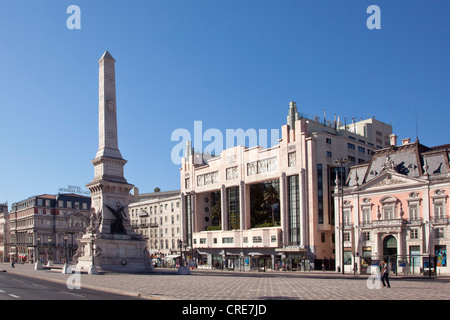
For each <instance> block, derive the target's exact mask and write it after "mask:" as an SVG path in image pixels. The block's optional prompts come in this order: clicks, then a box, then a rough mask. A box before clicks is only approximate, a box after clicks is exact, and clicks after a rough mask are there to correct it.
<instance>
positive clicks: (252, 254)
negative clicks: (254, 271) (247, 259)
mask: <svg viewBox="0 0 450 320" xmlns="http://www.w3.org/2000/svg"><path fill="white" fill-rule="evenodd" d="M248 255H249V256H263V255H264V254H262V253H261V252H249V254H248Z"/></svg>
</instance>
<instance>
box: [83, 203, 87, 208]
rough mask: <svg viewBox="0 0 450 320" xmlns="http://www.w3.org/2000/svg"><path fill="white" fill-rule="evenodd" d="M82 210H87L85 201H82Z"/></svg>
mask: <svg viewBox="0 0 450 320" xmlns="http://www.w3.org/2000/svg"><path fill="white" fill-rule="evenodd" d="M83 210H87V203H86V202H84V203H83Z"/></svg>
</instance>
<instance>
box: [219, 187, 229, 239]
mask: <svg viewBox="0 0 450 320" xmlns="http://www.w3.org/2000/svg"><path fill="white" fill-rule="evenodd" d="M220 201H221V202H220V205H221V208H220V211H221V215H222V231H226V230H228V203H227V189H226V188H225V185H222V187H221V188H220Z"/></svg>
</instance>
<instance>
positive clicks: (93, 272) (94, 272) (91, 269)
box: [88, 233, 98, 274]
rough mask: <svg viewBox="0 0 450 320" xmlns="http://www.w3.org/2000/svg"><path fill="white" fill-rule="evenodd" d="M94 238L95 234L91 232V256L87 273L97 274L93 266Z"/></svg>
mask: <svg viewBox="0 0 450 320" xmlns="http://www.w3.org/2000/svg"><path fill="white" fill-rule="evenodd" d="M94 240H95V236H94V234H93V233H92V234H91V256H92V263H91V267H90V268H89V271H88V274H98V270H97V268H96V267H95V263H94Z"/></svg>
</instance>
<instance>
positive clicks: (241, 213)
mask: <svg viewBox="0 0 450 320" xmlns="http://www.w3.org/2000/svg"><path fill="white" fill-rule="evenodd" d="M245 200H246V199H245V182H244V181H241V182H240V183H239V220H240V221H239V224H240V228H239V229H240V230H245V229H247V226H246V220H245V218H246V216H245V214H246V210H245Z"/></svg>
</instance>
